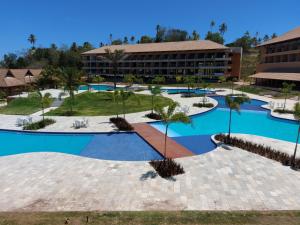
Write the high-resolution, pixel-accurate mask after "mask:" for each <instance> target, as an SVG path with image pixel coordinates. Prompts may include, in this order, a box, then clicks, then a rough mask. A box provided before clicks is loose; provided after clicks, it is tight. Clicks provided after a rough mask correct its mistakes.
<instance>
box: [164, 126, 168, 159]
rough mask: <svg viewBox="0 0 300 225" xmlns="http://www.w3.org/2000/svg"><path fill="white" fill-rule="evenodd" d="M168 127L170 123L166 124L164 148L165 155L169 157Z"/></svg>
mask: <svg viewBox="0 0 300 225" xmlns="http://www.w3.org/2000/svg"><path fill="white" fill-rule="evenodd" d="M168 128H169V124H167V125H166V132H165V149H164V157H165V158H167V137H168Z"/></svg>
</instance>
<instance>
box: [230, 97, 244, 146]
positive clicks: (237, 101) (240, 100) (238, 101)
mask: <svg viewBox="0 0 300 225" xmlns="http://www.w3.org/2000/svg"><path fill="white" fill-rule="evenodd" d="M249 101H250V99H249V98H248V97H247V96H237V97H232V96H226V97H225V102H226V105H227V106H228V108H229V121H228V134H227V137H228V141H230V140H231V137H230V134H231V123H232V111H233V110H234V111H236V112H237V113H240V106H241V105H242V104H244V103H245V102H249Z"/></svg>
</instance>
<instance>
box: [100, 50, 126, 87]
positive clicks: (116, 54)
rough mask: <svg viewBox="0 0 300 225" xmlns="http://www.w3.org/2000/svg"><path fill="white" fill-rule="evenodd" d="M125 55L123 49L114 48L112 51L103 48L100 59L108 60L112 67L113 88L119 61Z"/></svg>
mask: <svg viewBox="0 0 300 225" xmlns="http://www.w3.org/2000/svg"><path fill="white" fill-rule="evenodd" d="M125 57H126V55H125V51H124V50H123V49H115V50H114V51H113V52H112V51H111V50H110V49H108V48H107V49H105V54H104V56H102V59H103V60H105V61H108V62H109V63H110V64H111V66H112V68H113V75H114V89H116V87H117V75H118V72H119V63H120V61H121V60H123V59H124V58H125Z"/></svg>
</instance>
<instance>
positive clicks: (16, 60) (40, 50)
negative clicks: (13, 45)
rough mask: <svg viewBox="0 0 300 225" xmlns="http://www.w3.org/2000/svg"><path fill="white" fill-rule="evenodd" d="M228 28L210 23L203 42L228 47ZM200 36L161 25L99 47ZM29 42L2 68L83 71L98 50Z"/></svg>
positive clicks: (246, 46) (251, 40)
mask: <svg viewBox="0 0 300 225" xmlns="http://www.w3.org/2000/svg"><path fill="white" fill-rule="evenodd" d="M227 30H228V26H227V24H226V23H224V22H223V23H221V24H219V25H216V23H215V21H213V20H212V21H211V22H210V29H209V30H208V31H207V33H206V35H205V36H204V38H203V39H205V40H211V41H214V42H217V43H220V44H224V43H225V39H224V34H225V33H226V32H227ZM276 36H277V35H276V34H275V33H273V34H272V35H267V34H266V35H264V36H260V35H259V33H258V32H256V33H255V34H254V35H251V34H250V32H248V31H246V32H245V33H244V34H243V35H242V36H241V37H238V38H237V39H236V40H235V41H233V42H232V43H228V44H226V45H227V46H229V47H242V48H243V50H244V52H246V53H247V52H248V51H249V50H250V49H252V48H253V47H255V46H256V45H258V44H260V43H261V42H263V41H267V40H270V39H272V38H275V37H276ZM200 39H201V37H200V34H199V32H197V31H196V30H193V31H192V32H191V33H189V32H188V31H186V30H182V29H178V28H166V27H164V26H161V25H157V26H156V28H155V35H154V36H153V37H152V36H150V35H142V36H141V37H140V38H139V39H138V38H136V37H135V36H131V37H127V36H125V37H124V38H117V39H114V38H113V35H112V34H110V35H109V40H108V42H107V43H103V42H100V44H99V47H102V46H105V45H121V44H124V45H125V44H140V43H159V42H172V41H187V40H200ZM27 40H28V42H29V43H30V44H31V48H29V49H28V50H26V51H25V52H23V53H22V54H15V53H7V54H5V55H4V57H3V59H2V60H1V61H0V67H3V68H11V69H13V68H43V67H45V66H54V67H75V68H77V69H81V67H82V62H81V56H80V54H81V53H82V52H85V51H88V50H91V49H93V48H94V46H93V45H92V44H91V43H89V42H84V43H83V44H81V45H79V44H78V43H76V42H73V43H72V44H71V46H67V45H63V46H62V47H60V48H58V47H57V45H56V44H51V45H50V46H49V47H36V43H37V40H38V39H37V37H36V36H35V35H34V34H30V35H29V37H28V39H27Z"/></svg>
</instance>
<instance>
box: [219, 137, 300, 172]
mask: <svg viewBox="0 0 300 225" xmlns="http://www.w3.org/2000/svg"><path fill="white" fill-rule="evenodd" d="M215 139H216V140H218V141H221V142H223V143H225V144H228V145H231V146H234V147H238V148H241V149H243V150H246V151H248V152H252V153H255V154H258V155H261V156H264V157H266V158H269V159H273V160H275V161H278V162H281V163H282V164H283V165H285V166H290V165H291V161H292V156H290V155H288V154H287V153H283V152H280V151H277V150H274V149H272V148H271V147H268V146H264V145H260V144H256V143H252V142H250V141H244V140H242V139H239V138H236V137H230V139H229V138H228V136H227V135H224V134H218V135H216V136H215ZM295 165H296V166H295V167H296V168H297V169H299V168H300V159H299V158H298V159H296V161H295Z"/></svg>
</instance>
